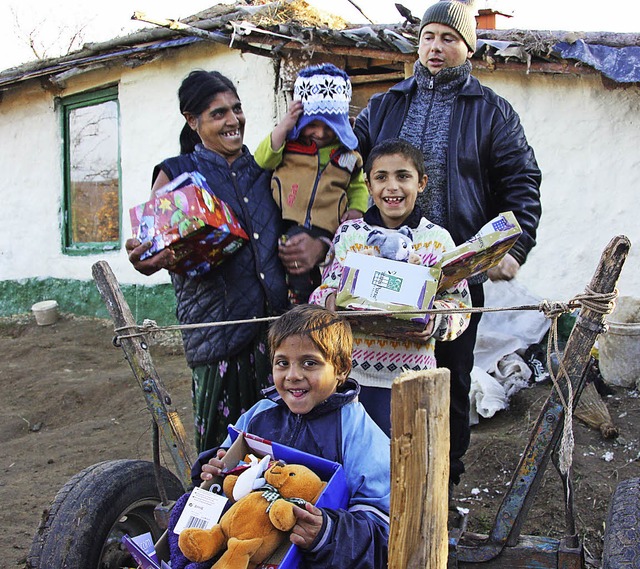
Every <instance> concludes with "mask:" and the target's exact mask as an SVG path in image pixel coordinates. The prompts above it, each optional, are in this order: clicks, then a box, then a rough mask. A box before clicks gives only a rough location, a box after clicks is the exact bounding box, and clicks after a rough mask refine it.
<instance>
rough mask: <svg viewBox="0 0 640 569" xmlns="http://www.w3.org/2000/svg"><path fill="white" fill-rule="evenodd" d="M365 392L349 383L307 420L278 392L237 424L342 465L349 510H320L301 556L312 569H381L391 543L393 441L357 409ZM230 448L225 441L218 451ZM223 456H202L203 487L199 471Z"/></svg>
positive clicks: (272, 392)
mask: <svg viewBox="0 0 640 569" xmlns="http://www.w3.org/2000/svg"><path fill="white" fill-rule="evenodd" d="M359 391H360V386H359V385H358V384H357V383H356V382H355V381H354V380H351V379H349V380H347V381H346V382H345V383H344V384H343V385H342V386H341V387H340V391H339V392H336V393H334V394H333V395H332V396H331V397H329V398H328V399H327V400H326V401H324V402H323V403H321V404H320V405H318V406H316V407H315V408H314V409H312V410H311V411H310V412H309V413H307V414H306V415H296V414H295V413H292V412H291V411H289V408H288V407H287V406H286V405H285V404H284V403H283V402H282V399H281V398H280V396H279V395H278V393H277V391H276V389H275V387H270V388H269V389H267V390H265V392H264V393H265V395H266V399H263V400H261V401H259V402H258V403H256V404H255V405H254V406H253V407H252V408H251V409H249V411H247V412H246V413H244V414H243V415H242V416H241V417H240V418H239V419H238V422H237V423H236V425H235V427H236V428H237V429H238V430H241V431H244V432H247V433H251V434H254V435H257V436H259V437H263V438H265V439H268V440H271V441H274V442H278V443H280V444H282V445H286V446H289V447H292V448H295V449H298V450H301V451H303V452H306V453H309V454H313V455H316V456H320V457H322V458H326V459H327V460H331V461H333V462H338V463H340V464H342V466H343V468H344V470H345V474H346V479H347V484H348V485H349V496H350V500H349V504H348V506H347V508H348V509H347V510H346V511H345V510H330V509H327V508H324V509H323V514H324V515H323V518H324V520H323V526H322V530H321V531H320V533H319V534H318V536H317V538H316V540H315V541H314V543H313V544H312V547H311V548H310V549H309V550H308V551H304V552H303V558H304V560H305V564H306V565H308V566H312V567H314V568H323V567H327V568H329V567H340V568H341V569H383V568H386V567H387V551H388V549H387V542H388V538H389V496H390V471H389V463H390V457H389V439H388V437H387V436H386V435H385V434H384V433H383V432H382V431H381V430H380V429H379V428H378V426H377V425H376V424H375V423H374V422H373V420H372V419H371V418H370V417H369V415H367V413H366V411H365V410H364V407H363V406H362V405H361V404H360V403H359V402H358V400H357V396H358V393H359ZM230 446H231V439H230V438H229V437H228V438H227V440H225V441H224V443H223V444H222V446H221V447H220V448H228V447H230ZM217 450H218V449H217V448H216V449H210V450H207V451H205V452H203V453H201V454H200V456H199V457H198V460H197V461H196V463H195V464H194V466H193V469H192V479H193V482H194V485H198V484H199V483H200V482H201V480H200V471H201V469H202V465H203V464H206V463H207V462H208V461H209V459H210V458H213V457H215V455H216V451H217Z"/></svg>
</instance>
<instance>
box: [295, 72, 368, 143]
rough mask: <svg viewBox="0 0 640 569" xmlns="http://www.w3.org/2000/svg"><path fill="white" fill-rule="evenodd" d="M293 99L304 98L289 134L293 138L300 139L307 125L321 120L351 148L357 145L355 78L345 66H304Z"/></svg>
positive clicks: (299, 99)
mask: <svg viewBox="0 0 640 569" xmlns="http://www.w3.org/2000/svg"><path fill="white" fill-rule="evenodd" d="M293 98H294V99H296V100H298V101H302V105H303V107H304V110H303V113H302V115H301V116H300V118H299V119H298V122H297V124H296V126H295V127H294V129H293V130H292V131H291V133H290V134H289V138H290V139H292V140H295V139H297V138H298V137H299V136H300V133H301V132H302V129H303V128H304V127H305V126H307V125H308V124H309V123H311V122H313V121H315V120H320V121H322V122H323V123H325V124H326V125H327V126H329V127H330V128H331V129H332V130H333V131H334V132H335V133H336V136H337V137H338V138H339V139H340V142H341V143H342V144H343V145H344V146H346V147H347V148H348V149H349V150H355V149H356V148H357V146H358V139H357V138H356V135H355V134H354V133H353V129H352V128H351V124H350V123H349V103H350V102H351V81H350V80H349V76H348V75H347V74H346V73H345V72H344V71H342V69H338V68H337V67H336V66H335V65H332V64H331V63H323V64H320V65H312V66H310V67H305V68H304V69H301V70H300V72H299V73H298V77H297V79H296V82H295V84H294V86H293Z"/></svg>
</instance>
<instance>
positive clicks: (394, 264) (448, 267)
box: [336, 211, 522, 338]
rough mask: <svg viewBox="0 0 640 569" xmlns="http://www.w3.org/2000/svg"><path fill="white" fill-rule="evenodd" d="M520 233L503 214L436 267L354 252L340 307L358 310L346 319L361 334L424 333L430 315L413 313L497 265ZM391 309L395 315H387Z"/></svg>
mask: <svg viewBox="0 0 640 569" xmlns="http://www.w3.org/2000/svg"><path fill="white" fill-rule="evenodd" d="M521 233H522V230H521V228H520V225H519V224H518V221H517V220H516V218H515V216H514V215H513V213H512V212H510V211H508V212H504V213H501V214H499V215H498V216H497V217H495V218H494V219H492V220H491V221H490V222H489V223H487V224H486V225H484V226H483V227H482V228H481V229H480V231H478V233H477V234H476V235H474V236H473V237H472V238H471V239H469V240H467V241H465V242H464V243H462V244H461V245H458V246H457V247H455V248H453V249H451V250H450V251H447V252H446V253H445V254H444V255H443V257H442V259H441V261H440V263H439V264H437V265H434V266H433V267H423V266H420V265H411V264H409V263H403V262H401V261H392V260H390V259H383V258H381V257H375V256H372V255H365V254H361V253H353V252H349V253H348V254H347V257H346V259H345V262H344V270H343V273H342V279H341V280H340V283H339V285H338V292H337V295H336V304H337V306H338V307H340V308H345V309H347V310H352V311H353V312H354V313H353V315H347V319H348V320H349V322H350V323H351V326H352V328H354V330H356V331H358V332H362V333H365V334H373V335H375V336H382V337H390V338H398V337H399V336H402V335H404V334H405V333H406V332H410V331H418V332H419V331H422V330H423V329H424V327H425V325H426V323H427V322H428V320H429V314H416V313H413V312H412V311H411V309H418V310H429V309H430V308H432V307H433V302H434V300H435V296H436V294H437V293H439V292H442V291H443V290H446V289H448V288H451V287H453V286H454V285H456V284H457V283H459V282H460V281H461V280H463V279H465V278H469V277H472V276H474V275H477V274H479V273H482V272H484V271H486V270H487V269H490V268H491V267H494V266H495V265H497V264H498V263H499V262H500V260H501V259H502V258H503V257H504V256H505V255H506V254H507V252H508V251H509V249H511V247H512V246H513V244H514V243H515V242H516V240H517V239H518V237H520V235H521ZM362 311H368V313H367V314H366V315H364V314H362ZM390 311H393V312H394V314H393V315H385V312H390ZM400 311H403V312H400ZM376 312H377V313H378V314H376Z"/></svg>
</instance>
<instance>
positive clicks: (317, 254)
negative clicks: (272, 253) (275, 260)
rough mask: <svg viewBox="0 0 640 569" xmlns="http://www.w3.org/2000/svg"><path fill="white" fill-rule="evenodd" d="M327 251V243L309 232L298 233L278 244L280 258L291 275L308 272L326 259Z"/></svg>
mask: <svg viewBox="0 0 640 569" xmlns="http://www.w3.org/2000/svg"><path fill="white" fill-rule="evenodd" d="M326 253H327V246H326V244H325V243H324V242H322V241H321V240H320V239H315V238H314V237H311V235H309V234H307V233H298V234H297V235H294V236H293V237H289V238H288V239H287V240H286V241H285V242H284V243H283V242H280V243H279V244H278V254H279V255H280V260H281V261H282V264H283V265H284V268H285V269H286V270H287V272H288V273H289V274H291V275H303V274H304V273H308V272H309V271H310V270H311V269H313V267H315V266H316V265H317V264H318V263H321V262H322V261H323V260H324V258H325V255H326Z"/></svg>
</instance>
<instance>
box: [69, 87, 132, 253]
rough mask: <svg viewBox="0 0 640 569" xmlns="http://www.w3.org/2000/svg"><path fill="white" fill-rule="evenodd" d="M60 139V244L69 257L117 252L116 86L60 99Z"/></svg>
mask: <svg viewBox="0 0 640 569" xmlns="http://www.w3.org/2000/svg"><path fill="white" fill-rule="evenodd" d="M60 104H61V109H62V132H63V140H64V199H63V232H62V241H63V243H62V246H63V250H64V252H65V253H67V254H69V255H83V254H91V253H96V252H101V251H111V250H116V249H119V248H120V246H121V236H122V180H121V177H122V176H121V168H120V108H119V102H118V87H117V85H116V86H110V87H106V88H102V89H99V90H95V91H89V92H85V93H79V94H76V95H72V96H70V97H65V98H62V99H60Z"/></svg>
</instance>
